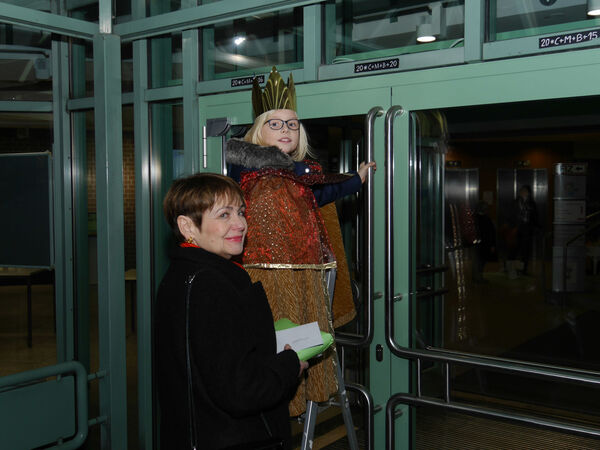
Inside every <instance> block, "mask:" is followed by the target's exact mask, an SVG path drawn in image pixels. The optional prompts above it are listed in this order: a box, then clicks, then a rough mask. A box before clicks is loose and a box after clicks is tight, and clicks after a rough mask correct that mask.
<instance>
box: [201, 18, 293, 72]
mask: <svg viewBox="0 0 600 450" xmlns="http://www.w3.org/2000/svg"><path fill="white" fill-rule="evenodd" d="M302 23H303V21H302V9H301V8H294V9H284V10H281V11H277V12H273V13H265V14H262V15H260V16H252V17H248V18H244V19H236V20H231V21H227V22H221V23H219V24H217V25H213V26H210V27H206V28H204V29H203V30H202V39H203V48H202V51H203V61H204V67H205V69H204V74H203V79H204V80H210V79H214V78H227V77H230V76H233V75H241V74H244V73H247V74H253V73H255V72H256V71H257V69H258V70H259V71H264V72H268V71H269V70H270V69H271V66H274V65H276V66H277V68H278V69H279V70H284V69H285V70H289V69H293V68H297V67H301V66H302V64H301V63H302V52H303V50H302V49H303V47H302Z"/></svg>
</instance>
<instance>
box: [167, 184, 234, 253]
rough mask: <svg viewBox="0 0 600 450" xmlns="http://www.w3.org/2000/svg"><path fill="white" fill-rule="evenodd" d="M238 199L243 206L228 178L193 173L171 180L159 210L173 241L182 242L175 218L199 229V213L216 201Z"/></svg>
mask: <svg viewBox="0 0 600 450" xmlns="http://www.w3.org/2000/svg"><path fill="white" fill-rule="evenodd" d="M232 200H239V201H240V203H241V204H244V203H245V202H244V194H243V193H242V190H241V189H240V186H239V185H238V184H237V183H236V182H235V181H234V180H233V179H231V178H229V177H226V176H225V175H220V174H217V173H197V174H195V175H191V176H189V177H185V178H180V179H178V180H175V181H173V184H172V185H171V188H170V189H169V192H167V195H166V196H165V200H164V201H163V211H164V213H165V218H166V219H167V222H168V223H169V226H170V227H171V229H172V230H173V234H174V235H175V239H176V240H177V242H183V241H185V238H184V237H183V235H182V234H181V232H180V231H179V227H178V225H177V217H179V216H187V217H189V218H190V219H192V221H193V222H194V225H196V226H197V227H198V229H200V227H201V226H202V214H204V212H206V211H208V210H210V209H212V207H213V206H215V204H216V203H217V202H219V201H226V202H229V201H232Z"/></svg>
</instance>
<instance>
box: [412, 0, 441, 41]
mask: <svg viewBox="0 0 600 450" xmlns="http://www.w3.org/2000/svg"><path fill="white" fill-rule="evenodd" d="M427 9H428V13H427V14H426V15H425V16H424V17H422V23H420V24H419V25H417V42H421V43H424V42H433V41H435V40H437V39H438V38H439V37H441V38H444V37H445V36H446V17H445V16H446V14H445V10H444V8H442V3H441V2H435V3H430V4H429V5H427Z"/></svg>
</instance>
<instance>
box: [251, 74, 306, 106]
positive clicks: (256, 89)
mask: <svg viewBox="0 0 600 450" xmlns="http://www.w3.org/2000/svg"><path fill="white" fill-rule="evenodd" d="M252 108H253V109H254V117H258V116H260V115H261V114H262V113H264V112H267V111H270V110H272V109H291V110H293V111H296V88H295V87H294V78H293V77H292V74H291V73H290V77H289V78H288V84H287V86H286V85H285V81H283V78H281V75H279V72H277V68H276V67H275V66H273V68H272V69H271V74H270V75H269V79H268V80H267V84H266V86H265V90H264V91H262V90H261V89H260V86H259V84H258V79H257V78H256V77H254V80H253V82H252Z"/></svg>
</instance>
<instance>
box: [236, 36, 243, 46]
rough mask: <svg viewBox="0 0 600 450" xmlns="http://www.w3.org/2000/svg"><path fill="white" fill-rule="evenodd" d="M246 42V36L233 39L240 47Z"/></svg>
mask: <svg viewBox="0 0 600 450" xmlns="http://www.w3.org/2000/svg"><path fill="white" fill-rule="evenodd" d="M245 40H246V36H236V37H234V38H233V43H234V44H235V45H240V44H241V43H242V42H244V41H245Z"/></svg>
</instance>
